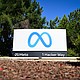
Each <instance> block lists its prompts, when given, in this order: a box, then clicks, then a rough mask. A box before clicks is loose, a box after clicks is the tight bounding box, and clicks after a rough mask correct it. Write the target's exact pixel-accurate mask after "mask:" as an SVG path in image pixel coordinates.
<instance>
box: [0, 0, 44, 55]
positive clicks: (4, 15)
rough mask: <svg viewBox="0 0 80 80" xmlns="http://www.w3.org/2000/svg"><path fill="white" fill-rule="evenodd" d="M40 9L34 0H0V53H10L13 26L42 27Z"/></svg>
mask: <svg viewBox="0 0 80 80" xmlns="http://www.w3.org/2000/svg"><path fill="white" fill-rule="evenodd" d="M42 11H43V10H42V7H40V4H39V2H36V0H0V55H8V56H9V55H10V54H11V50H12V42H13V35H12V34H13V30H14V28H16V29H17V28H19V29H20V28H29V29H33V28H35V29H41V28H43V27H44V26H43V25H44V24H45V17H44V18H42V17H41V13H42ZM9 53H10V54H9Z"/></svg>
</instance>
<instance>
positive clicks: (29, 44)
mask: <svg viewBox="0 0 80 80" xmlns="http://www.w3.org/2000/svg"><path fill="white" fill-rule="evenodd" d="M44 34H46V35H47V36H48V38H49V41H50V42H49V44H46V43H45V42H44V40H43V39H42V37H41V36H42V35H44ZM33 35H37V36H38V39H37V40H36V42H35V43H34V44H31V43H30V41H31V38H32V36H33ZM39 40H41V42H42V43H43V45H44V46H45V47H47V48H48V47H50V46H51V45H52V39H51V37H50V35H49V34H48V33H47V32H43V33H42V34H41V35H40V34H38V33H37V32H33V33H31V34H30V36H29V38H28V46H29V47H31V48H33V47H35V46H36V45H37V43H38V41H39Z"/></svg>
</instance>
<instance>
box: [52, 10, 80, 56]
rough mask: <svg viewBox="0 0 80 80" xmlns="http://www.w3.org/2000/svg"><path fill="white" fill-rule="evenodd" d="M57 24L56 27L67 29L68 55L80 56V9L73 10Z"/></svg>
mask: <svg viewBox="0 0 80 80" xmlns="http://www.w3.org/2000/svg"><path fill="white" fill-rule="evenodd" d="M52 25H54V23H53V24H52ZM55 26H57V27H55V29H56V28H57V29H66V30H67V45H68V56H80V9H77V10H75V11H73V12H71V13H70V14H69V15H68V17H66V15H64V16H63V17H62V19H60V20H59V22H58V24H56V23H55Z"/></svg>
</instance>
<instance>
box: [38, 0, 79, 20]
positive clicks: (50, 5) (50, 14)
mask: <svg viewBox="0 0 80 80" xmlns="http://www.w3.org/2000/svg"><path fill="white" fill-rule="evenodd" d="M37 2H40V6H41V7H43V13H42V17H44V16H45V17H46V19H47V20H48V21H49V20H54V19H55V18H56V16H58V17H60V18H62V17H63V15H64V14H65V15H69V13H70V12H72V11H74V10H76V9H77V8H80V0H37Z"/></svg>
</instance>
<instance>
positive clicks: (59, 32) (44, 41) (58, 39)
mask: <svg viewBox="0 0 80 80" xmlns="http://www.w3.org/2000/svg"><path fill="white" fill-rule="evenodd" d="M13 51H67V41H66V29H15V30H14V38H13Z"/></svg>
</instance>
